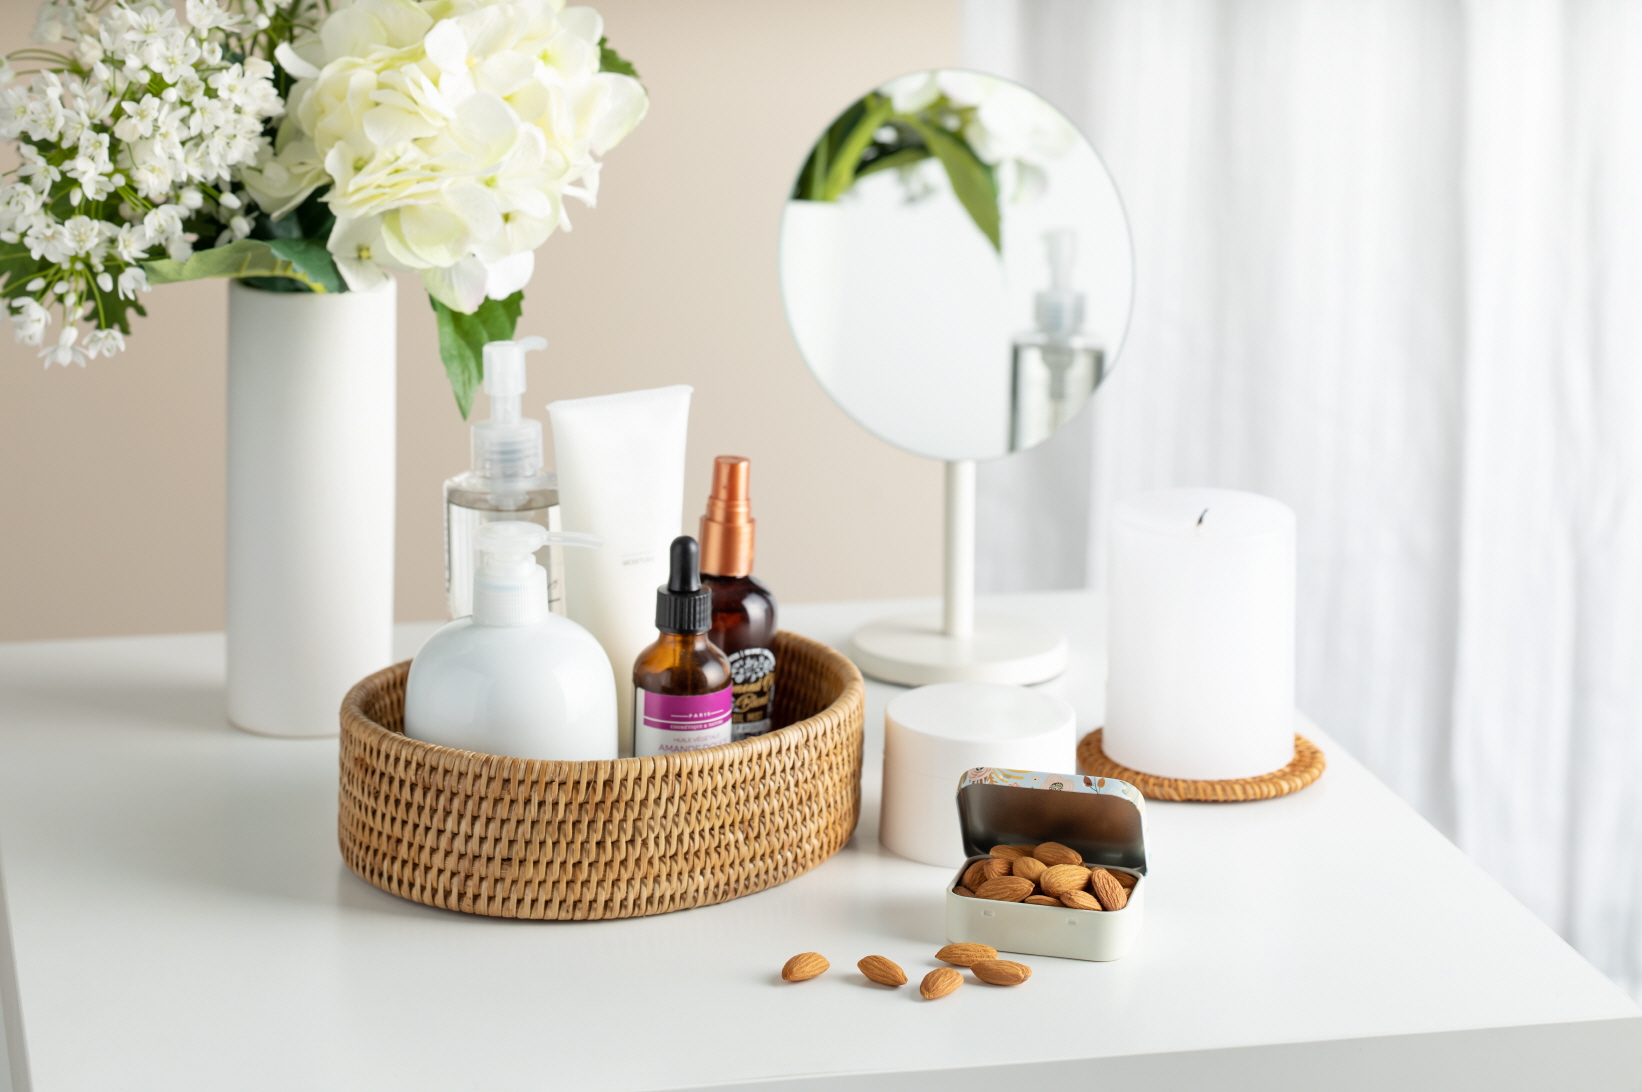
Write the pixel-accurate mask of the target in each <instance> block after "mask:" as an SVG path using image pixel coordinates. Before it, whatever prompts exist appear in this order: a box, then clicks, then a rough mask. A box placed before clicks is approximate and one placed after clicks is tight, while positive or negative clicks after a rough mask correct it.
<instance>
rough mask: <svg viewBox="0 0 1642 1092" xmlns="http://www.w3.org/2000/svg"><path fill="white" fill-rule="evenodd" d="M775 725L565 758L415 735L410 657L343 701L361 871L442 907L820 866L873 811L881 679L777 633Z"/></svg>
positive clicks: (583, 904)
mask: <svg viewBox="0 0 1642 1092" xmlns="http://www.w3.org/2000/svg"><path fill="white" fill-rule="evenodd" d="M775 653H776V662H777V664H778V665H779V666H778V668H777V670H778V672H779V674H778V676H777V686H776V709H775V721H776V723H777V724H779V725H787V727H784V728H780V729H778V730H777V731H774V732H771V733H769V734H768V735H765V736H760V737H757V738H755V739H748V740H742V741H741V742H739V743H733V744H730V745H729V746H725V747H714V748H711V749H709V750H705V751H696V752H692V753H690V754H678V755H661V756H657V757H654V758H625V759H617V760H614V761H609V762H548V761H543V760H540V759H521V758H502V757H498V756H496V755H482V754H475V753H474V752H472V751H459V750H453V749H451V748H449V747H439V746H435V745H433V744H431V743H421V742H418V741H417V740H414V739H407V738H405V736H404V735H403V719H404V709H405V679H406V677H407V676H408V675H409V673H410V665H409V664H408V663H402V664H397V665H395V666H393V667H390V668H388V669H386V670H384V671H379V672H377V673H376V674H374V675H372V676H370V677H369V678H367V679H365V680H363V681H361V682H360V683H358V684H357V685H356V686H355V687H354V688H353V689H352V690H351V691H349V692H348V696H347V698H346V699H344V701H343V703H342V762H341V766H342V770H341V776H342V790H341V809H340V814H339V816H338V834H339V838H340V841H341V844H342V857H343V860H345V861H347V863H348V867H349V868H351V869H353V870H354V871H355V872H357V873H358V874H359V875H360V876H361V877H363V878H364V879H365V880H367V881H368V882H370V883H372V884H375V885H376V886H377V887H380V888H381V889H382V890H384V891H388V892H391V893H392V894H395V895H399V896H401V897H402V898H406V899H410V900H411V901H413V902H420V903H424V904H426V905H428V906H438V907H442V908H444V909H447V910H460V911H463V912H464V913H469V914H484V915H487V916H490V917H504V918H547V919H555V920H561V921H563V920H575V921H583V920H595V919H600V918H631V917H642V916H644V915H647V914H664V913H666V912H668V911H670V910H683V909H686V908H688V907H692V906H708V905H711V904H712V903H717V902H724V901H725V900H727V899H733V898H737V897H739V896H741V895H750V894H752V893H753V892H755V891H762V890H764V889H765V888H767V887H773V886H775V885H776V884H779V883H785V882H786V881H787V880H790V879H792V878H793V877H795V876H799V875H802V874H803V873H805V872H808V871H809V870H810V869H812V868H814V867H815V866H816V865H818V864H820V863H821V862H822V861H825V860H826V859H827V858H828V857H831V856H832V855H833V854H834V853H836V852H838V850H839V849H840V848H842V847H843V845H844V843H845V842H846V841H848V840H849V836H850V833H851V832H852V831H853V830H854V829H855V822H856V819H857V818H858V817H859V815H860V811H861V738H862V713H863V699H864V694H865V691H864V690H863V687H862V684H861V674H860V672H858V671H856V669H855V665H854V664H852V663H850V662H849V661H848V660H847V659H845V658H844V657H843V656H841V655H839V654H838V653H837V652H834V651H833V650H832V649H830V648H828V647H827V646H826V645H823V644H821V643H819V642H817V641H812V640H809V639H808V638H805V637H799V636H795V635H794V634H791V633H780V634H777V635H776V639H775Z"/></svg>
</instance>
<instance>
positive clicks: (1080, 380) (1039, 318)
mask: <svg viewBox="0 0 1642 1092" xmlns="http://www.w3.org/2000/svg"><path fill="white" fill-rule="evenodd" d="M781 286H782V294H783V296H784V298H785V300H786V305H787V319H788V322H789V323H790V324H791V325H792V330H793V335H794V337H795V338H796V339H797V342H798V347H799V350H800V351H801V352H802V353H803V355H804V359H805V361H806V362H808V364H809V367H810V370H811V371H812V372H814V373H815V377H816V379H817V380H819V381H820V383H821V385H822V387H824V388H825V389H826V391H827V393H828V394H829V395H830V396H831V397H832V399H833V401H835V402H837V403H838V405H839V406H841V407H842V408H843V409H844V412H846V413H848V414H849V415H850V416H851V417H852V418H854V419H855V420H856V421H857V422H858V423H859V424H860V425H861V426H862V427H864V428H866V429H867V430H868V431H869V432H871V433H873V434H874V435H876V436H878V437H880V438H881V439H884V440H887V441H888V442H889V443H891V444H894V445H895V446H897V447H900V448H903V449H905V450H907V451H911V452H913V453H915V454H918V455H924V456H928V457H929V458H933V459H942V460H945V461H946V464H947V477H946V564H945V585H944V592H945V602H944V605H943V609H942V610H941V611H940V612H932V611H931V612H920V613H916V614H911V615H904V616H899V617H894V618H886V619H881V620H879V621H877V622H873V623H872V624H870V625H868V626H865V627H863V628H862V629H860V630H858V631H857V632H856V633H855V635H854V637H853V638H852V646H853V647H852V650H851V655H852V656H853V658H854V659H855V661H856V663H857V664H858V665H859V666H860V667H861V669H862V670H863V671H865V672H866V673H867V674H869V675H873V676H875V677H877V678H880V679H885V680H887V681H889V682H897V683H904V684H908V685H915V686H916V685H923V684H927V683H938V682H957V681H980V682H1003V683H1033V682H1041V681H1043V680H1044V679H1048V678H1052V677H1054V676H1055V675H1058V674H1060V672H1061V671H1062V670H1064V668H1065V664H1066V641H1065V639H1064V638H1063V637H1062V636H1061V634H1059V633H1058V632H1056V631H1054V630H1052V629H1049V628H1048V627H1045V626H1042V625H1039V624H1037V623H1034V622H1031V621H1028V620H1025V619H1018V618H1009V617H999V616H988V615H979V616H978V615H976V613H975V609H974V591H975V461H976V460H978V459H993V458H998V457H1000V456H1003V455H1007V454H1009V453H1011V452H1015V451H1024V450H1026V449H1028V448H1031V447H1035V446H1036V445H1038V444H1040V443H1042V442H1043V441H1044V440H1047V439H1048V438H1049V437H1050V436H1052V435H1054V433H1055V431H1056V430H1057V429H1059V428H1061V427H1062V426H1063V425H1065V424H1066V423H1067V422H1068V421H1070V420H1071V419H1072V418H1073V417H1075V416H1077V414H1078V413H1079V412H1080V411H1081V410H1082V409H1083V408H1084V407H1085V406H1086V405H1087V404H1088V402H1089V399H1090V398H1091V397H1092V396H1093V395H1094V393H1095V389H1096V388H1097V387H1099V386H1100V383H1101V380H1103V379H1104V378H1105V377H1106V375H1107V373H1108V372H1109V371H1110V370H1111V368H1112V365H1113V362H1114V361H1115V360H1116V357H1117V351H1118V348H1119V346H1121V345H1122V343H1123V337H1124V335H1125V334H1126V333H1127V332H1128V327H1129V306H1130V301H1131V300H1132V298H1133V296H1134V261H1133V252H1132V249H1131V246H1130V242H1129V226H1128V221H1127V219H1126V218H1125V216H1124V214H1123V203H1122V201H1120V200H1119V198H1118V193H1117V188H1116V187H1115V186H1114V185H1113V184H1112V179H1111V176H1110V175H1108V174H1107V173H1106V167H1105V165H1104V164H1102V163H1101V161H1100V156H1098V155H1097V154H1096V153H1095V150H1094V148H1093V147H1092V146H1091V145H1090V144H1089V142H1088V141H1087V140H1085V139H1084V137H1083V135H1082V134H1081V133H1079V132H1078V130H1077V128H1076V127H1075V126H1073V125H1072V123H1071V122H1070V121H1068V120H1067V119H1066V117H1065V115H1063V114H1061V112H1060V111H1058V110H1056V109H1055V108H1054V107H1053V106H1051V105H1049V104H1048V103H1047V102H1045V101H1044V100H1043V99H1042V98H1040V97H1038V96H1037V95H1035V94H1033V93H1032V92H1031V91H1028V90H1026V89H1025V88H1024V87H1020V86H1019V85H1017V84H1013V83H1010V82H1009V81H1007V80H1001V79H998V78H996V77H993V76H986V75H982V74H980V73H977V72H965V71H960V70H956V69H940V70H935V71H928V72H915V73H912V74H911V75H907V76H901V77H899V78H897V79H894V80H891V81H889V82H888V83H886V84H883V85H882V86H880V87H878V88H876V89H874V90H872V91H869V92H867V93H866V94H865V95H863V96H862V97H861V98H860V99H858V100H856V101H855V102H853V103H851V104H850V105H849V106H848V107H847V108H846V109H845V110H844V111H843V112H842V113H840V114H839V115H838V117H837V118H836V119H835V120H834V121H833V122H832V124H830V125H829V126H827V128H826V129H825V131H823V132H822V133H821V135H820V136H819V137H818V138H817V139H816V141H815V143H814V145H813V146H812V147H811V149H810V152H809V155H808V156H807V157H806V158H805V161H804V163H803V165H802V166H801V167H800V168H799V171H798V174H797V177H796V179H795V180H794V182H793V187H792V191H791V194H790V199H789V201H788V202H787V207H786V210H785V213H784V219H783V223H782V231H781Z"/></svg>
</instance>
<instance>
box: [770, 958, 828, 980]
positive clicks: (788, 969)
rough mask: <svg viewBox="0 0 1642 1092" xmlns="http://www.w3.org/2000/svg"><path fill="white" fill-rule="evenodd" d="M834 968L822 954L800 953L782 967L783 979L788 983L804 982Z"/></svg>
mask: <svg viewBox="0 0 1642 1092" xmlns="http://www.w3.org/2000/svg"><path fill="white" fill-rule="evenodd" d="M830 966H832V964H831V963H828V962H827V957H826V956H824V955H822V954H821V953H820V952H800V953H798V954H797V955H795V956H793V957H792V958H791V959H789V960H787V962H786V963H785V964H783V965H782V967H781V977H782V978H785V979H786V980H787V981H788V982H803V981H804V980H806V979H810V978H814V977H815V976H816V975H818V974H820V973H821V972H823V971H825V970H826V969H827V968H828V967H830Z"/></svg>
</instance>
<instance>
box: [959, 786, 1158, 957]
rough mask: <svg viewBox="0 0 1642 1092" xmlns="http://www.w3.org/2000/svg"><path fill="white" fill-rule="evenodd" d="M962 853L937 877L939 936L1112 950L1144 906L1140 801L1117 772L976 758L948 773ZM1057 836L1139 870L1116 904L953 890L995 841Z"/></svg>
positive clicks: (1089, 857)
mask: <svg viewBox="0 0 1642 1092" xmlns="http://www.w3.org/2000/svg"><path fill="white" fill-rule="evenodd" d="M958 825H959V828H960V829H961V831H962V833H963V840H964V854H965V858H966V859H965V860H964V863H963V867H962V868H960V869H959V870H958V874H957V875H956V876H955V877H953V879H952V881H951V882H950V883H948V884H947V890H946V936H947V939H948V940H949V941H952V942H953V943H971V944H990V945H991V946H992V947H994V948H996V949H998V950H999V951H1001V952H1014V953H1016V954H1021V955H1047V956H1064V957H1066V958H1068V959H1090V960H1112V959H1121V958H1123V956H1124V955H1126V954H1127V953H1128V951H1129V948H1130V947H1131V946H1132V945H1133V944H1134V942H1135V937H1136V935H1137V934H1138V933H1139V932H1140V923H1141V920H1142V918H1143V917H1144V915H1145V909H1146V802H1145V799H1144V798H1143V797H1142V796H1141V795H1140V790H1139V789H1136V788H1135V787H1134V786H1133V785H1131V784H1129V783H1128V782H1126V781H1118V780H1116V779H1115V778H1110V777H1089V776H1086V775H1084V774H1057V773H1040V772H1037V771H1033V770H1003V769H996V768H993V767H982V768H979V769H973V770H967V771H965V772H964V774H963V775H962V777H960V778H959V781H958ZM1042 842H1059V843H1061V844H1062V845H1065V846H1069V847H1071V848H1072V849H1075V850H1077V851H1078V852H1079V853H1081V854H1082V855H1083V860H1084V863H1086V864H1090V865H1098V866H1101V867H1106V868H1117V869H1122V870H1123V871H1125V872H1131V873H1134V874H1135V875H1137V876H1139V877H1140V880H1139V882H1138V883H1136V884H1135V886H1134V888H1133V889H1132V890H1131V891H1130V892H1129V901H1128V903H1127V904H1126V905H1125V906H1124V907H1123V909H1121V910H1102V911H1093V910H1073V909H1070V908H1067V909H1061V908H1059V907H1055V906H1038V905H1035V904H1031V903H1022V902H998V901H996V900H993V899H972V898H966V897H965V896H963V895H959V894H958V893H957V892H956V891H955V890H954V888H956V887H957V886H958V884H959V882H960V881H961V880H962V879H963V874H964V872H965V870H967V869H968V868H969V866H970V865H972V864H974V863H975V862H976V861H978V860H984V859H985V858H986V857H988V856H989V855H990V853H991V849H992V847H993V846H996V845H1021V844H1025V843H1034V844H1036V843H1042Z"/></svg>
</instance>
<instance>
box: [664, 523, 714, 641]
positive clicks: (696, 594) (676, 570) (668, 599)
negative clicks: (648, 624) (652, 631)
mask: <svg viewBox="0 0 1642 1092" xmlns="http://www.w3.org/2000/svg"><path fill="white" fill-rule="evenodd" d="M668 553H669V564H668V570H667V583H665V584H663V585H662V586H661V587H659V588H657V589H656V628H657V629H659V630H661V631H662V632H663V633H706V632H707V631H708V630H710V629H712V628H713V593H712V592H711V591H709V590H708V589H706V588H704V587H702V586H701V562H700V557H701V550H700V548H699V547H698V546H697V545H696V540H695V539H693V538H691V537H690V536H689V535H680V536H678V537H677V538H675V539H674V540H673V545H672V548H671V550H669V551H668Z"/></svg>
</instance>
